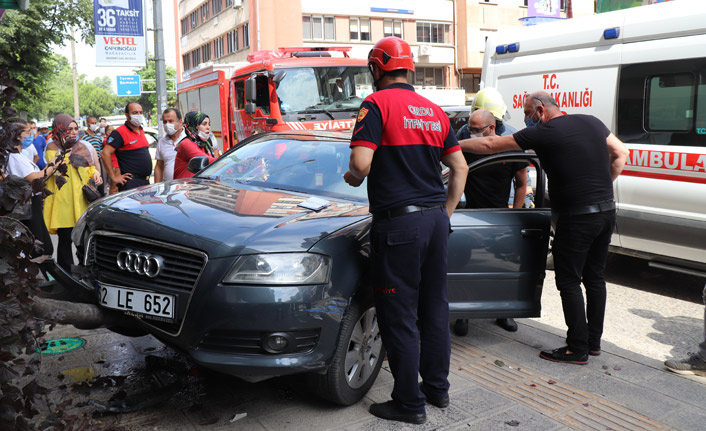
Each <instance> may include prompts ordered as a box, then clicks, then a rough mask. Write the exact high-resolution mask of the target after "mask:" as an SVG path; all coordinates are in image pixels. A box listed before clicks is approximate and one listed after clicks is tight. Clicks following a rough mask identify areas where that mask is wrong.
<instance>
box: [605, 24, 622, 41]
mask: <svg viewBox="0 0 706 431" xmlns="http://www.w3.org/2000/svg"><path fill="white" fill-rule="evenodd" d="M619 35H620V27H614V28H607V29H605V30H603V37H604V38H605V39H617V38H618V36H619Z"/></svg>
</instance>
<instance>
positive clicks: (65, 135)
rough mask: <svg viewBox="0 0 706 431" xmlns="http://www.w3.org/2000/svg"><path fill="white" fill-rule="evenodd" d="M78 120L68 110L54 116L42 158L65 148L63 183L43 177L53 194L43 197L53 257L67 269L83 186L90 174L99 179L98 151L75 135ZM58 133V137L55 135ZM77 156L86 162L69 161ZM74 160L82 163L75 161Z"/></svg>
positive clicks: (82, 206) (82, 207)
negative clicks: (56, 239) (52, 236)
mask: <svg viewBox="0 0 706 431" xmlns="http://www.w3.org/2000/svg"><path fill="white" fill-rule="evenodd" d="M78 131H79V128H78V123H77V122H76V121H74V119H73V118H71V116H69V115H68V114H59V115H57V116H56V117H54V123H53V125H52V132H53V135H54V138H53V139H52V140H51V141H49V143H47V149H46V152H45V158H46V159H47V160H53V159H54V157H55V156H56V154H57V153H58V152H59V151H61V150H62V148H63V149H66V154H65V155H64V160H65V161H66V165H67V167H68V169H67V171H66V176H65V177H64V178H65V179H66V184H64V185H63V186H62V187H61V188H59V187H57V184H56V178H57V176H58V175H59V173H57V174H55V175H53V176H52V177H51V178H49V180H48V181H47V189H48V190H49V191H50V192H52V193H53V194H52V195H50V196H49V197H47V198H46V200H45V201H44V222H45V223H46V225H47V229H48V230H49V233H52V234H57V235H58V237H59V244H58V247H57V252H56V261H57V264H58V265H59V266H61V267H62V268H64V270H66V271H67V272H70V271H71V265H72V264H73V262H74V258H73V253H72V250H71V231H72V230H73V228H74V226H75V225H76V222H77V221H78V219H79V217H81V215H82V214H83V213H84V211H86V208H87V207H88V201H87V200H86V198H85V197H84V196H83V186H84V185H85V184H87V183H88V181H89V180H90V179H91V178H93V181H94V182H95V183H96V185H98V186H99V185H101V184H102V182H103V180H102V178H101V174H100V171H99V169H100V165H99V164H98V163H97V160H98V155H97V154H96V152H95V149H94V148H93V146H92V145H90V144H88V143H86V142H84V141H81V140H79V139H78ZM58 136H61V137H62V139H60V138H58ZM72 155H73V156H74V157H76V156H81V157H82V158H83V159H85V160H86V162H87V164H88V166H76V165H74V164H73V163H71V160H70V158H71V156H72ZM76 164H82V165H83V164H84V163H78V162H76Z"/></svg>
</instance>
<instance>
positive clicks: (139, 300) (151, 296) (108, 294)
mask: <svg viewBox="0 0 706 431" xmlns="http://www.w3.org/2000/svg"><path fill="white" fill-rule="evenodd" d="M98 294H99V301H100V304H101V305H102V306H104V307H107V308H112V309H115V310H123V311H131V312H133V313H142V314H146V315H148V316H156V317H162V318H167V319H174V304H175V303H176V299H175V297H174V295H165V294H163V293H154V292H149V291H146V290H138V289H126V288H124V287H117V286H109V285H103V284H101V285H99V286H98Z"/></svg>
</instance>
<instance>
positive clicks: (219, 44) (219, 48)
mask: <svg viewBox="0 0 706 431" xmlns="http://www.w3.org/2000/svg"><path fill="white" fill-rule="evenodd" d="M223 54H224V52H223V36H219V37H217V38H216V40H214V41H213V57H214V58H221V57H223Z"/></svg>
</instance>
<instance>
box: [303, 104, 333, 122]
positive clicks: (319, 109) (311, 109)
mask: <svg viewBox="0 0 706 431" xmlns="http://www.w3.org/2000/svg"><path fill="white" fill-rule="evenodd" d="M299 112H301V111H299ZM305 112H307V113H312V112H323V113H324V114H326V115H328V116H329V118H331V119H332V120H335V119H336V118H334V116H333V114H332V113H331V111H329V110H328V109H326V108H322V107H320V106H319V105H312V106H309V107H308V108H306V110H305Z"/></svg>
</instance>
